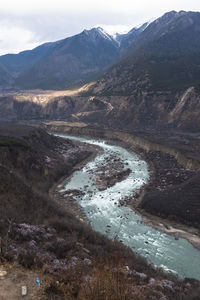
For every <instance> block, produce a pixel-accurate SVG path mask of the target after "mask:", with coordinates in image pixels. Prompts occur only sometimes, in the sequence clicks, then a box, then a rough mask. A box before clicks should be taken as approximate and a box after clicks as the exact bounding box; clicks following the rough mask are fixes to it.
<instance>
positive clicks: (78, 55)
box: [0, 27, 120, 89]
mask: <svg viewBox="0 0 200 300" xmlns="http://www.w3.org/2000/svg"><path fill="white" fill-rule="evenodd" d="M119 52H120V50H119V43H118V42H117V41H116V40H115V39H113V38H112V37H111V36H110V35H108V34H107V33H106V32H105V31H104V30H103V29H102V28H100V27H99V28H93V29H91V30H84V31H83V32H81V33H80V34H77V35H75V36H72V37H69V38H66V39H64V40H61V41H58V42H54V43H46V44H43V45H41V46H39V47H37V48H35V49H33V50H29V51H23V52H21V53H19V54H7V55H3V56H1V57H0V63H1V64H2V65H4V66H5V67H6V68H7V70H9V72H10V73H12V75H13V76H14V77H15V78H17V79H16V85H17V86H19V87H21V88H47V89H51V88H66V87H67V86H68V85H69V84H76V83H79V82H82V81H84V80H86V79H88V78H91V77H92V76H95V75H96V74H97V73H98V72H100V71H102V70H103V69H104V68H105V67H107V66H109V65H111V64H112V63H113V62H114V61H115V59H116V58H117V57H118V56H119Z"/></svg>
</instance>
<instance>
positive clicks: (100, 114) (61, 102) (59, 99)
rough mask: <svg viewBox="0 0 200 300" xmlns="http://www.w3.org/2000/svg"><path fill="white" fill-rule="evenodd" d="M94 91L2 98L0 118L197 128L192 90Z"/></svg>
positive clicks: (197, 102) (199, 102) (199, 117)
mask: <svg viewBox="0 0 200 300" xmlns="http://www.w3.org/2000/svg"><path fill="white" fill-rule="evenodd" d="M93 92H94V93H93ZM93 92H91V91H90V92H89V91H88V93H89V94H88V95H87V94H86V93H85V92H84V94H83V93H82V92H80V91H79V92H72V91H63V92H51V91H49V92H43V93H41V92H40V93H39V92H37V91H34V92H30V93H27V92H25V93H16V94H9V95H2V96H1V97H0V118H1V119H26V120H31V119H35V120H66V121H79V122H80V121H83V122H90V123H98V124H106V125H107V126H110V127H115V128H118V129H127V128H178V129H184V130H188V131H198V130H199V129H200V95H199V94H198V93H197V92H196V91H195V89H194V88H192V87H191V88H189V89H187V90H186V91H183V92H179V93H174V92H170V91H162V92H161V91H160V92H158V91H157V92H147V91H141V90H140V89H136V90H134V91H133V92H132V94H130V95H103V94H101V95H100V94H99V95H98V91H96V90H94V91H93Z"/></svg>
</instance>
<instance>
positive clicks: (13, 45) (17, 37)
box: [0, 23, 40, 55]
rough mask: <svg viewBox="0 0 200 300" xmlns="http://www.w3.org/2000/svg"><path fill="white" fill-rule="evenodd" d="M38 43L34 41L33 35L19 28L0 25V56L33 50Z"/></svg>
mask: <svg viewBox="0 0 200 300" xmlns="http://www.w3.org/2000/svg"><path fill="white" fill-rule="evenodd" d="M39 44H40V42H37V41H36V37H35V36H34V33H33V32H31V31H29V30H27V29H24V28H20V27H15V26H14V27H13V26H10V25H5V24H1V23H0V54H1V55H2V54H5V53H13V52H14V53H18V52H20V51H22V50H24V47H26V48H25V49H27V50H28V49H33V48H34V47H37V46H38V45H39Z"/></svg>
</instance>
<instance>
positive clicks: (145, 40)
mask: <svg viewBox="0 0 200 300" xmlns="http://www.w3.org/2000/svg"><path fill="white" fill-rule="evenodd" d="M199 33H200V13H196V12H183V11H181V12H175V11H172V12H170V13H167V14H165V15H164V16H162V17H161V18H159V19H157V20H156V21H154V22H152V23H151V24H150V25H149V26H147V28H146V29H145V30H144V31H143V32H142V33H141V34H140V35H139V36H138V37H137V38H136V39H135V41H134V42H133V44H132V45H131V47H132V50H131V51H130V50H129V51H130V52H129V56H128V57H127V58H126V59H125V60H124V61H120V63H119V64H116V65H115V66H114V67H113V68H111V70H110V71H109V72H107V73H106V74H105V77H104V78H102V79H101V80H100V81H99V82H98V83H97V86H98V85H99V84H102V83H105V82H108V81H109V83H108V84H107V85H106V84H105V85H104V84H103V85H104V90H103V91H102V92H103V93H107V94H108V93H109V94H111V93H114V94H116V93H117V94H119V93H120V92H121V93H122V94H123V93H124V91H126V94H131V93H132V92H133V91H134V89H135V88H136V87H137V86H138V84H139V87H140V88H142V89H143V90H160V89H161V90H163V89H165V90H184V89H186V88H188V87H190V86H191V85H195V86H198V85H199V78H200V50H199V49H200V35H199ZM125 78H126V80H125ZM108 79H110V80H108ZM110 81H111V82H112V83H111V84H110Z"/></svg>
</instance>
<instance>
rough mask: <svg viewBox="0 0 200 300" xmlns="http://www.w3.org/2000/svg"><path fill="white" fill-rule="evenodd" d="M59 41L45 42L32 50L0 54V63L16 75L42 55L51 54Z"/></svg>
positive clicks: (42, 56)
mask: <svg viewBox="0 0 200 300" xmlns="http://www.w3.org/2000/svg"><path fill="white" fill-rule="evenodd" d="M60 42H61V41H58V42H54V43H45V44H43V45H40V46H38V47H36V48H35V49H33V50H27V51H23V52H20V53H19V54H6V55H2V56H0V63H1V64H2V65H3V66H4V67H5V68H6V69H7V70H8V71H9V72H10V73H11V74H12V75H13V77H18V76H19V75H20V74H21V73H22V72H24V71H26V70H28V69H29V68H30V67H32V66H33V65H34V64H36V63H37V62H39V61H40V60H41V59H43V58H44V57H47V56H48V55H49V54H51V53H52V52H53V51H54V49H55V48H56V47H57V46H58V45H59V43H60Z"/></svg>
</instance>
